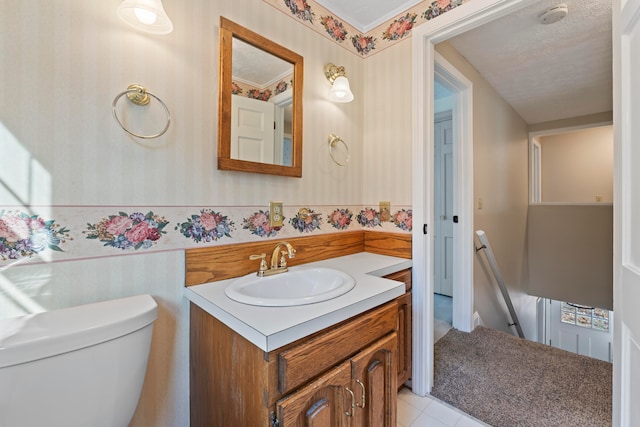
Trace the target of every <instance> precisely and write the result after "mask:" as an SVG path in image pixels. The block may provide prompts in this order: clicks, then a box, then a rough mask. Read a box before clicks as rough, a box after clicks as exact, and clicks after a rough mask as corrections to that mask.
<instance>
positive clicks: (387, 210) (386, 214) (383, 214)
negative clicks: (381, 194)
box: [380, 202, 391, 222]
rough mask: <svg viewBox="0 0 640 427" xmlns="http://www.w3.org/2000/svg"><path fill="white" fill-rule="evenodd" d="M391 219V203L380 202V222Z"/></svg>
mask: <svg viewBox="0 0 640 427" xmlns="http://www.w3.org/2000/svg"><path fill="white" fill-rule="evenodd" d="M389 219H391V202H380V222H384V221H389Z"/></svg>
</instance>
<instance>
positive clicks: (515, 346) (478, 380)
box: [432, 326, 612, 427]
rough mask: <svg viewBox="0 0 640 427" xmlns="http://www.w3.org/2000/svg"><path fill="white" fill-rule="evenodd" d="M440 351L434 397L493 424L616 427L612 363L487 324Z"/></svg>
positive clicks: (445, 341) (454, 333) (453, 338)
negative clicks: (612, 405)
mask: <svg viewBox="0 0 640 427" xmlns="http://www.w3.org/2000/svg"><path fill="white" fill-rule="evenodd" d="M434 352H435V380H434V388H433V391H432V394H433V396H435V397H437V398H439V399H441V400H443V401H445V402H447V403H449V404H451V405H453V406H455V407H456V408H458V409H460V410H462V411H464V412H466V413H468V414H470V415H472V416H474V417H476V418H478V419H479V420H482V421H484V422H486V423H488V424H490V425H492V426H495V427H554V426H557V427H565V426H581V427H587V426H592V427H596V426H598V427H599V426H610V425H611V390H612V365H611V364H610V363H606V362H603V361H600V360H596V359H591V358H589V357H584V356H579V355H576V354H573V353H569V352H566V351H564V350H559V349H556V348H554V347H551V346H546V345H543V344H539V343H534V342H531V341H527V340H524V339H521V338H518V337H515V336H512V335H508V334H505V333H503V332H498V331H495V330H492V329H488V328H484V327H482V326H479V327H477V328H476V329H475V330H474V331H473V332H472V333H465V332H460V331H458V330H456V329H451V330H450V331H449V332H448V333H447V334H446V335H445V336H444V337H443V338H441V339H440V340H439V341H438V342H437V343H436V344H435V346H434Z"/></svg>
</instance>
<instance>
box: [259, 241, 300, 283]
mask: <svg viewBox="0 0 640 427" xmlns="http://www.w3.org/2000/svg"><path fill="white" fill-rule="evenodd" d="M282 247H285V248H286V249H287V250H286V251H283V250H280V248H282ZM286 256H289V258H295V256H296V250H295V249H294V247H293V246H291V243H289V242H279V243H278V244H276V247H275V248H274V249H273V253H272V254H271V268H269V269H267V261H266V257H267V255H266V254H260V255H251V256H250V257H249V259H250V260H255V259H259V260H260V266H259V267H258V276H260V277H264V276H271V275H272V274H278V273H284V272H285V271H288V270H289V268H288V267H287V258H286Z"/></svg>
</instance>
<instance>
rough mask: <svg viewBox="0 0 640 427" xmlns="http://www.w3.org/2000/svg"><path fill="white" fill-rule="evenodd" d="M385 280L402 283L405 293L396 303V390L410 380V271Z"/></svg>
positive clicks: (392, 275)
mask: <svg viewBox="0 0 640 427" xmlns="http://www.w3.org/2000/svg"><path fill="white" fill-rule="evenodd" d="M384 277H385V278H386V279H390V280H395V281H398V282H403V283H404V284H405V286H406V293H405V294H404V295H402V296H399V297H398V298H397V299H396V301H397V302H398V361H397V362H398V388H401V387H402V385H403V384H404V383H405V382H406V381H407V380H409V379H410V378H411V351H412V350H411V343H412V338H411V321H412V316H411V269H410V268H408V269H406V270H402V271H398V272H397V273H392V274H389V275H387V276H384Z"/></svg>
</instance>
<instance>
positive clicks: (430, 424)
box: [398, 387, 489, 427]
mask: <svg viewBox="0 0 640 427" xmlns="http://www.w3.org/2000/svg"><path fill="white" fill-rule="evenodd" d="M483 426H485V427H487V426H489V425H488V424H485V423H483V422H482V421H478V420H476V419H475V418H472V417H471V416H470V415H467V414H465V413H464V412H462V411H460V410H458V409H456V408H454V407H452V406H449V405H447V404H446V403H444V402H441V401H439V400H438V399H435V398H433V397H431V396H426V397H420V396H418V395H415V394H413V393H412V392H411V390H409V389H408V388H406V387H405V388H403V389H402V390H400V393H398V427H483Z"/></svg>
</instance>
